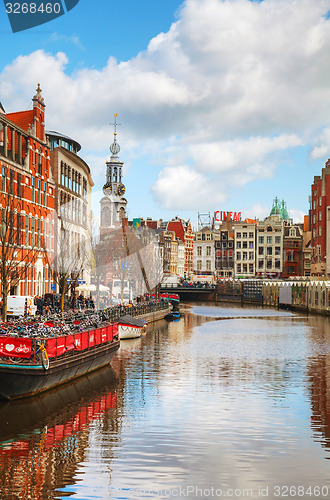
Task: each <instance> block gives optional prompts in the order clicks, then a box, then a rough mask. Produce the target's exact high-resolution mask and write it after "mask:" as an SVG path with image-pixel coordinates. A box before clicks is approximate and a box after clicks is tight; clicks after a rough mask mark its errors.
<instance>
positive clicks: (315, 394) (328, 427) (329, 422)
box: [307, 316, 330, 450]
mask: <svg viewBox="0 0 330 500" xmlns="http://www.w3.org/2000/svg"><path fill="white" fill-rule="evenodd" d="M328 321H329V320H328V319H327V318H324V317H323V316H311V317H310V318H309V321H308V324H309V326H310V331H311V333H310V336H311V338H310V339H309V340H310V344H311V345H312V346H313V348H314V352H315V350H316V352H318V353H319V354H318V355H315V356H313V357H311V358H309V366H307V376H308V389H309V392H310V401H311V428H312V430H313V431H314V433H315V435H314V439H315V440H316V441H317V442H321V444H322V446H324V447H325V448H327V449H328V450H329V449H330V392H329V391H330V354H329V353H328V352H326V351H328V350H329V347H328V346H329V342H330V330H329V326H328ZM325 349H326V351H325ZM320 435H321V436H322V438H321V439H320Z"/></svg>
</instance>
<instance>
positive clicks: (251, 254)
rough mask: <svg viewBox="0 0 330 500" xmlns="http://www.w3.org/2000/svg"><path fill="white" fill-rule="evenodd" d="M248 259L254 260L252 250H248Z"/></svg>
mask: <svg viewBox="0 0 330 500" xmlns="http://www.w3.org/2000/svg"><path fill="white" fill-rule="evenodd" d="M249 260H254V253H253V252H249Z"/></svg>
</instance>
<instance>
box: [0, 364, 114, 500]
mask: <svg viewBox="0 0 330 500" xmlns="http://www.w3.org/2000/svg"><path fill="white" fill-rule="evenodd" d="M104 381H110V382H108V384H107V385H106V382H104ZM115 384H116V383H115V377H114V372H113V370H112V368H111V367H107V368H105V369H102V370H99V371H97V372H96V373H94V374H91V375H88V376H86V377H83V378H81V379H79V380H77V381H76V382H75V383H71V384H68V385H66V386H64V387H62V388H60V389H58V390H56V391H52V392H49V393H45V394H44V395H43V396H41V397H38V398H33V399H31V400H26V401H16V402H12V403H6V405H4V406H2V407H0V414H1V420H2V422H5V423H6V424H7V425H3V426H2V428H1V430H0V440H1V441H0V497H1V498H4V497H5V495H6V498H14V497H15V498H21V499H26V498H34V499H41V498H55V493H56V492H57V491H58V489H59V488H61V489H62V488H64V487H67V486H68V485H69V484H73V483H74V479H73V478H74V476H75V474H76V470H77V467H78V464H80V463H81V462H82V461H83V460H84V458H85V453H86V449H87V446H88V445H89V441H90V426H91V423H92V422H93V428H94V429H95V426H96V424H98V426H99V428H100V432H102V430H103V429H106V430H107V431H109V430H111V433H112V440H114V441H115V440H116V439H118V435H119V431H120V429H119V422H120V420H119V419H118V411H117V410H118V406H120V402H119V400H120V398H118V397H117V388H116V387H115ZM104 452H106V453H108V454H109V459H110V460H111V459H112V457H113V451H112V448H111V447H108V448H107V450H106V451H105V450H104ZM13 492H15V495H14V493H13Z"/></svg>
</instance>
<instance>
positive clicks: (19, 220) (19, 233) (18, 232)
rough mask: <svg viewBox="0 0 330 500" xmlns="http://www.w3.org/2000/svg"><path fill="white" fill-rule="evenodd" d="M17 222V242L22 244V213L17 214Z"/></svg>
mask: <svg viewBox="0 0 330 500" xmlns="http://www.w3.org/2000/svg"><path fill="white" fill-rule="evenodd" d="M16 223H17V232H16V236H17V238H16V242H17V245H20V244H21V224H22V221H21V214H17V219H16Z"/></svg>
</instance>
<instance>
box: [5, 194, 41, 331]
mask: <svg viewBox="0 0 330 500" xmlns="http://www.w3.org/2000/svg"><path fill="white" fill-rule="evenodd" d="M0 200H1V201H0V202H1V228H0V279H1V296H2V302H3V304H2V319H3V321H6V319H7V297H8V295H9V294H10V292H11V291H13V290H14V289H15V288H16V287H17V286H18V285H19V283H20V281H21V280H23V279H25V277H26V276H27V274H28V269H29V264H33V263H34V262H33V260H34V257H35V250H34V249H33V248H32V246H33V245H31V246H29V245H27V246H25V245H24V244H23V231H22V229H23V227H22V220H23V219H22V214H21V201H20V200H19V198H17V197H16V196H14V195H13V194H11V193H2V194H1V195H0Z"/></svg>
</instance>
